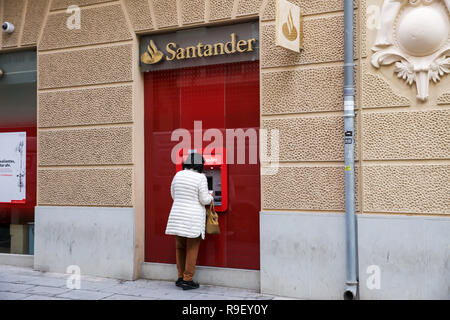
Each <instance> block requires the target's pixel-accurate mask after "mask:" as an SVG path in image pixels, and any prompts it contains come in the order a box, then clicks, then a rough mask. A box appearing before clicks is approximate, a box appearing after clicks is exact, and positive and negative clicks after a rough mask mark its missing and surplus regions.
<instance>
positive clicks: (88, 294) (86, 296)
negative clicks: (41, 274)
mask: <svg viewBox="0 0 450 320" xmlns="http://www.w3.org/2000/svg"><path fill="white" fill-rule="evenodd" d="M111 295H112V294H111V293H109V292H99V291H89V290H81V289H80V290H71V291H69V292H66V293H63V294H60V295H57V296H56V297H57V298H68V299H74V300H100V299H103V298H106V297H109V296H111Z"/></svg>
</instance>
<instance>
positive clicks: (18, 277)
mask: <svg viewBox="0 0 450 320" xmlns="http://www.w3.org/2000/svg"><path fill="white" fill-rule="evenodd" d="M68 277H69V275H68V274H56V273H47V272H38V271H33V270H32V269H27V268H17V267H12V266H7V267H5V266H1V265H0V279H3V280H4V281H3V282H0V291H2V290H1V286H2V284H3V287H4V288H5V290H3V291H7V292H0V300H2V296H4V297H5V299H27V300H49V299H52V300H53V299H77V300H100V299H104V300H143V299H145V300H229V299H231V300H269V299H272V298H279V299H286V298H284V297H274V296H272V295H266V294H260V293H259V292H257V291H255V290H246V289H240V288H230V287H218V286H211V285H202V284H201V286H200V288H199V289H195V290H186V291H185V290H182V289H181V288H178V287H176V286H175V284H174V281H158V280H149V279H138V280H136V281H122V280H117V279H111V278H100V277H92V276H82V277H81V289H80V290H76V289H74V290H71V289H69V288H67V279H68ZM12 291H17V292H12ZM287 299H290V298H287Z"/></svg>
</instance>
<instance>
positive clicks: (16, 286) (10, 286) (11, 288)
mask: <svg viewBox="0 0 450 320" xmlns="http://www.w3.org/2000/svg"><path fill="white" fill-rule="evenodd" d="M33 287H34V286H33V285H28V284H21V283H10V282H0V291H2V292H18V291H23V290H26V289H29V288H33Z"/></svg>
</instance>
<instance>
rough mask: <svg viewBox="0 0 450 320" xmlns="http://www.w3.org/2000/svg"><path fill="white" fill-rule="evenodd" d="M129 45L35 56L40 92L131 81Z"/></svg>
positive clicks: (131, 64)
mask: <svg viewBox="0 0 450 320" xmlns="http://www.w3.org/2000/svg"><path fill="white" fill-rule="evenodd" d="M132 51H133V50H132V46H131V45H119V46H111V47H104V48H95V49H82V50H76V51H70V52H59V53H52V54H40V55H38V72H39V89H46V88H59V87H72V86H81V85H89V84H101V83H115V82H123V81H131V80H132V67H133V63H134V58H133V54H132Z"/></svg>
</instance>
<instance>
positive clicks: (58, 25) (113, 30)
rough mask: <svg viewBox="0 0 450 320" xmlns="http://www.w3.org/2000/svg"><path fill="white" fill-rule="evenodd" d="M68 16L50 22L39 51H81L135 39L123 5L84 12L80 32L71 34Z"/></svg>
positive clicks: (60, 15)
mask: <svg viewBox="0 0 450 320" xmlns="http://www.w3.org/2000/svg"><path fill="white" fill-rule="evenodd" d="M66 21H67V13H66V12H62V13H53V14H50V15H49V17H48V18H47V23H46V26H45V28H44V31H43V33H44V34H43V37H42V40H41V42H40V43H39V50H50V49H58V48H67V47H78V46H84V45H92V44H98V43H111V42H118V41H124V40H130V39H132V36H131V33H130V31H129V30H128V26H127V23H126V20H125V16H124V14H123V10H122V8H121V6H120V5H111V6H102V7H98V8H83V9H81V28H80V29H73V30H70V29H69V28H67V25H66Z"/></svg>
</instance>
